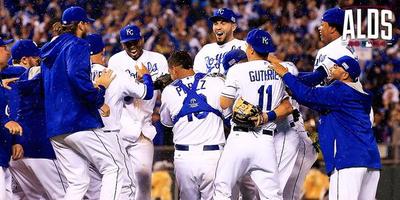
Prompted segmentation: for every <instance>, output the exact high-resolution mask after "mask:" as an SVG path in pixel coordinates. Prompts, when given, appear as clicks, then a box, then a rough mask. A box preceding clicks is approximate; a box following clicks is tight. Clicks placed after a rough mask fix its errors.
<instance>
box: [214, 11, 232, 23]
mask: <svg viewBox="0 0 400 200" xmlns="http://www.w3.org/2000/svg"><path fill="white" fill-rule="evenodd" d="M208 20H210V21H212V22H216V21H218V20H224V21H228V22H232V23H236V15H235V13H234V12H233V11H232V10H231V9H229V8H220V9H218V10H216V11H214V15H213V16H212V17H210V18H208Z"/></svg>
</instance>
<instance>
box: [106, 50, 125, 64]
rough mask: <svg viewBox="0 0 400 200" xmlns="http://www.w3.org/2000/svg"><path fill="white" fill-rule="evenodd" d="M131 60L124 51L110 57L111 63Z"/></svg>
mask: <svg viewBox="0 0 400 200" xmlns="http://www.w3.org/2000/svg"><path fill="white" fill-rule="evenodd" d="M126 58H129V56H128V54H126V52H125V50H122V51H120V52H118V53H116V54H114V55H112V56H111V57H110V60H109V62H111V61H120V60H121V59H126Z"/></svg>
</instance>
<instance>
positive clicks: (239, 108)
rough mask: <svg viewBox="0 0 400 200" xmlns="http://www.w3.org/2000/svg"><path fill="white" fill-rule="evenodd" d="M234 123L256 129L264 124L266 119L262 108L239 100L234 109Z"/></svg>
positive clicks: (241, 99)
mask: <svg viewBox="0 0 400 200" xmlns="http://www.w3.org/2000/svg"><path fill="white" fill-rule="evenodd" d="M232 121H233V122H234V123H235V124H236V125H237V126H241V127H246V128H256V127H258V126H260V125H261V124H262V123H263V122H264V119H263V114H262V110H261V108H260V107H258V106H255V105H253V104H251V103H249V102H247V101H245V100H244V99H243V98H239V99H238V100H237V102H236V104H235V106H234V107H233V115H232Z"/></svg>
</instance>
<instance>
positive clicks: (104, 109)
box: [100, 104, 110, 117]
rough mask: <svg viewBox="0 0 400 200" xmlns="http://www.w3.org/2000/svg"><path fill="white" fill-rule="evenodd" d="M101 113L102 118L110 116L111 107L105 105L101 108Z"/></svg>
mask: <svg viewBox="0 0 400 200" xmlns="http://www.w3.org/2000/svg"><path fill="white" fill-rule="evenodd" d="M100 111H101V113H100V115H101V116H102V117H108V116H110V106H108V105H107V104H103V106H101V108H100Z"/></svg>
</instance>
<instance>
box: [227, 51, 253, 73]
mask: <svg viewBox="0 0 400 200" xmlns="http://www.w3.org/2000/svg"><path fill="white" fill-rule="evenodd" d="M246 58H247V56H246V52H244V51H243V50H241V49H234V50H231V51H229V52H228V53H226V54H225V56H224V59H222V65H223V67H224V69H225V71H228V69H229V68H231V67H232V66H233V65H235V64H237V63H238V62H240V61H241V60H243V59H246Z"/></svg>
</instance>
